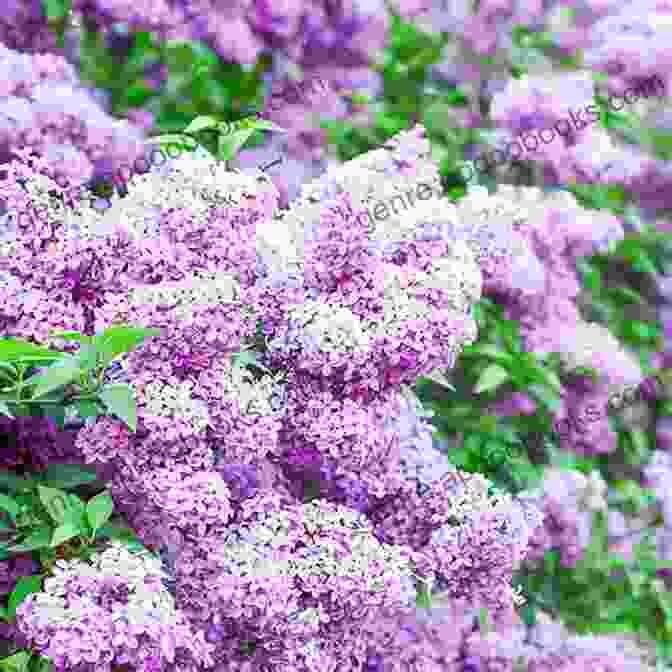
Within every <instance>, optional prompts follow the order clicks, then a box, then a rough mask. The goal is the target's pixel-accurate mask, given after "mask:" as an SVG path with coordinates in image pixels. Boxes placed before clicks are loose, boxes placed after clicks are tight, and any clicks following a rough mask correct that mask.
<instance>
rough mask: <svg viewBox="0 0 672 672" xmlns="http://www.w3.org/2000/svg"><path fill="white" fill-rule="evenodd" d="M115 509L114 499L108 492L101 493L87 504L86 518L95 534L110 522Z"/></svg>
mask: <svg viewBox="0 0 672 672" xmlns="http://www.w3.org/2000/svg"><path fill="white" fill-rule="evenodd" d="M113 508H114V503H113V502H112V497H110V495H109V493H107V492H101V493H100V494H99V495H96V496H95V497H94V498H93V499H92V500H90V501H88V502H87V503H86V517H87V519H88V521H89V524H90V525H91V529H92V530H93V533H94V534H95V532H96V530H97V529H98V528H99V527H100V526H101V525H103V524H104V523H106V522H107V521H108V520H109V518H110V516H111V515H112V510H113Z"/></svg>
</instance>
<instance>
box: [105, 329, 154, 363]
mask: <svg viewBox="0 0 672 672" xmlns="http://www.w3.org/2000/svg"><path fill="white" fill-rule="evenodd" d="M160 335H161V330H160V329H157V328H149V329H145V328H143V327H131V326H127V325H118V326H114V327H110V328H109V329H107V330H106V331H105V332H104V333H102V334H101V335H100V336H98V337H97V338H96V345H97V347H98V351H99V352H100V354H101V356H102V360H103V364H104V365H105V366H107V365H108V364H109V363H110V362H111V361H112V360H113V359H114V358H115V357H117V356H118V355H121V354H123V353H125V352H130V351H131V350H133V348H135V347H137V346H138V345H140V344H141V343H142V342H143V341H144V340H145V339H146V338H148V337H151V336H160Z"/></svg>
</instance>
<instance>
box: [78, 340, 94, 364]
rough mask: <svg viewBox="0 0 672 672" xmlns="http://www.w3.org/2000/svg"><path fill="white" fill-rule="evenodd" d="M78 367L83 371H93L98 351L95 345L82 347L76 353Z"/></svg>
mask: <svg viewBox="0 0 672 672" xmlns="http://www.w3.org/2000/svg"><path fill="white" fill-rule="evenodd" d="M77 358H78V359H79V365H80V367H81V368H82V369H83V370H84V371H95V370H96V366H97V364H98V350H97V348H96V346H95V345H93V344H88V345H82V346H81V347H80V349H79V351H78V352H77Z"/></svg>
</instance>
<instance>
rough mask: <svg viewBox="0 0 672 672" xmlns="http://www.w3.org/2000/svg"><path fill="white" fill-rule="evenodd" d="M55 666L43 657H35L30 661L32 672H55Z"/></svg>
mask: <svg viewBox="0 0 672 672" xmlns="http://www.w3.org/2000/svg"><path fill="white" fill-rule="evenodd" d="M55 669H56V668H55V667H54V664H53V663H52V662H51V661H50V660H49V659H48V658H43V657H42V656H38V657H35V656H33V657H32V659H31V661H30V672H55Z"/></svg>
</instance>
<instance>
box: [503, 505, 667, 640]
mask: <svg viewBox="0 0 672 672" xmlns="http://www.w3.org/2000/svg"><path fill="white" fill-rule="evenodd" d="M653 532H654V530H653V529H652V530H650V533H649V538H648V539H647V540H645V541H643V542H641V543H639V544H637V545H636V546H635V548H634V558H633V560H626V559H625V557H623V556H622V555H621V554H618V553H610V552H609V549H608V536H607V525H606V517H605V516H604V514H602V513H596V514H595V518H594V523H593V537H592V540H591V543H590V545H589V547H588V548H587V549H586V552H585V554H584V556H583V557H582V558H581V559H580V560H579V561H578V563H577V566H576V567H575V568H565V567H562V565H561V563H560V557H559V554H558V552H557V551H549V552H548V553H547V554H546V557H545V560H544V564H543V567H540V568H538V569H537V570H536V571H530V570H528V571H526V572H521V573H519V575H518V576H517V577H516V579H515V580H516V581H520V582H521V583H522V585H523V586H524V592H525V594H526V596H527V599H528V602H529V604H530V605H532V606H536V607H541V608H543V609H544V610H545V611H547V612H550V613H551V614H553V615H555V616H559V617H560V618H561V619H562V620H563V621H564V622H565V623H566V624H567V625H568V626H569V627H571V628H572V629H574V630H576V631H577V632H578V633H604V634H606V633H614V632H631V633H633V634H636V635H639V636H640V637H643V638H646V639H651V640H654V641H656V642H657V643H658V644H659V650H660V651H663V650H666V649H668V648H669V647H670V644H672V618H670V616H672V612H671V611H670V603H669V593H668V592H667V591H666V590H664V588H663V584H662V581H661V580H660V579H659V578H658V577H657V575H656V574H657V572H658V571H659V570H660V569H662V568H664V567H670V566H672V563H667V562H663V561H659V560H658V559H657V557H656V552H655V546H654V544H653V543H652V540H651V534H653Z"/></svg>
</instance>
